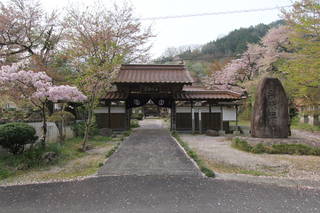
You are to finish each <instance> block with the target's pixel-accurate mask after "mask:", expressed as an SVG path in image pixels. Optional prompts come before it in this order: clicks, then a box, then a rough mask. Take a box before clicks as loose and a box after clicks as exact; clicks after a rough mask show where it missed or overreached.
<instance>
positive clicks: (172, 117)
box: [171, 100, 177, 131]
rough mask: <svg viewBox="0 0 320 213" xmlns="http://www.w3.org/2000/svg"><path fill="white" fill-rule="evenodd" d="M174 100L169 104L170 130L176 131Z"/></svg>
mask: <svg viewBox="0 0 320 213" xmlns="http://www.w3.org/2000/svg"><path fill="white" fill-rule="evenodd" d="M176 124H177V116H176V102H175V100H173V101H172V105H171V131H176V129H177V128H176V127H177V125H176Z"/></svg>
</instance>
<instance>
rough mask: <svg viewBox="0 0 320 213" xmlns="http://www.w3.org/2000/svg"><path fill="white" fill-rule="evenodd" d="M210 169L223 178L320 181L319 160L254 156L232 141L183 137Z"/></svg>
mask: <svg viewBox="0 0 320 213" xmlns="http://www.w3.org/2000/svg"><path fill="white" fill-rule="evenodd" d="M181 139H182V140H183V141H185V142H187V143H188V144H189V146H190V147H191V148H192V149H194V150H195V151H196V152H197V153H198V155H199V156H200V157H201V158H202V159H204V161H205V162H206V163H207V164H208V166H209V167H210V168H211V169H212V170H214V171H216V172H217V173H220V174H222V175H227V174H247V175H251V176H252V175H254V176H269V177H276V178H279V177H281V178H287V179H290V180H306V181H320V157H319V156H295V155H270V154H253V153H247V152H244V151H240V150H236V149H234V148H232V147H231V139H230V138H226V137H210V136H204V135H189V134H182V135H181Z"/></svg>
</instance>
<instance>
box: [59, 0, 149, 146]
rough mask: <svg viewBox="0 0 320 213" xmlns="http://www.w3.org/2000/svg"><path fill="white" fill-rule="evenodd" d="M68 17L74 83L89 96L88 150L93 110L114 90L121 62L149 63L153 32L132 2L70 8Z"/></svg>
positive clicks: (87, 104) (87, 108)
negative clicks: (141, 20) (108, 5)
mask: <svg viewBox="0 0 320 213" xmlns="http://www.w3.org/2000/svg"><path fill="white" fill-rule="evenodd" d="M67 12H68V13H67V17H66V20H65V26H66V29H67V30H66V38H67V41H68V45H67V52H68V54H69V56H70V58H71V59H72V63H73V65H74V67H75V68H76V69H75V72H74V82H75V84H76V85H77V86H78V88H79V89H80V90H81V91H82V92H84V94H86V95H87V97H88V100H87V102H86V104H85V107H86V111H87V118H86V121H85V134H84V138H83V143H82V149H83V151H85V150H86V142H87V139H88V133H89V129H90V128H91V126H92V125H93V118H94V113H93V110H94V108H95V107H96V106H97V104H98V102H99V99H100V98H101V97H102V96H103V95H104V94H106V92H107V91H108V90H110V89H111V87H112V85H111V82H112V81H113V79H114V78H115V77H116V74H117V71H118V68H119V66H120V64H121V63H130V62H145V61H146V59H147V58H146V56H148V51H149V49H150V45H148V42H149V38H150V37H152V36H153V35H152V34H151V32H150V28H147V29H144V28H143V27H142V25H141V23H140V22H139V20H138V19H136V18H134V17H133V11H132V8H131V7H130V6H128V5H126V4H125V5H123V6H117V5H115V6H114V7H113V9H111V10H110V9H109V8H106V7H105V6H104V5H103V4H101V3H97V4H96V5H93V7H87V8H85V9H84V10H81V9H78V8H70V9H69V10H68V11H67Z"/></svg>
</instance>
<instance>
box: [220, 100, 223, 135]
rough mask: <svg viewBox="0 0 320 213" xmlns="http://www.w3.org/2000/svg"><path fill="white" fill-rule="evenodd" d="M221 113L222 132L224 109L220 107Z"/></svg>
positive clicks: (221, 128) (221, 127)
mask: <svg viewBox="0 0 320 213" xmlns="http://www.w3.org/2000/svg"><path fill="white" fill-rule="evenodd" d="M220 111H221V116H220V117H221V123H220V130H221V131H223V107H222V106H220Z"/></svg>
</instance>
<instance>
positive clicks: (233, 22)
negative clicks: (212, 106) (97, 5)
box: [40, 0, 292, 57]
mask: <svg viewBox="0 0 320 213" xmlns="http://www.w3.org/2000/svg"><path fill="white" fill-rule="evenodd" d="M40 1H41V2H42V3H43V6H44V7H45V8H47V9H52V8H63V7H64V6H66V5H68V4H70V3H76V4H83V3H85V4H90V3H89V2H91V1H89V0H87V1H83V0H81V1H80V0H68V1H66V0H40ZM100 1H102V2H105V3H106V4H107V5H108V4H111V2H116V3H117V2H119V3H121V1H116V0H114V1H111V0H100ZM128 2H131V4H132V6H133V7H134V9H135V13H136V15H137V16H138V17H140V18H146V17H158V16H171V15H184V14H197V13H211V12H223V11H235V10H250V9H259V8H272V7H277V6H284V5H291V4H292V1H291V0H129V1H128ZM279 14H280V11H279V10H272V11H260V12H250V13H241V14H226V15H214V16H202V17H190V18H180V19H167V20H153V21H143V24H145V25H146V26H147V25H152V28H153V32H154V33H155V34H156V35H157V37H156V38H154V39H153V40H152V43H153V48H152V55H153V57H158V56H160V55H161V54H162V53H163V51H164V50H165V49H166V48H168V47H173V46H175V47H177V46H181V45H189V44H204V43H206V42H209V41H212V40H215V39H216V38H218V37H221V36H223V35H226V34H228V32H230V31H232V30H234V29H238V28H240V27H249V26H251V25H256V24H259V23H265V24H268V23H270V22H272V21H275V20H278V19H279Z"/></svg>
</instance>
